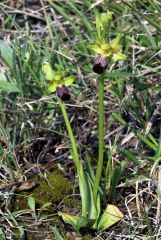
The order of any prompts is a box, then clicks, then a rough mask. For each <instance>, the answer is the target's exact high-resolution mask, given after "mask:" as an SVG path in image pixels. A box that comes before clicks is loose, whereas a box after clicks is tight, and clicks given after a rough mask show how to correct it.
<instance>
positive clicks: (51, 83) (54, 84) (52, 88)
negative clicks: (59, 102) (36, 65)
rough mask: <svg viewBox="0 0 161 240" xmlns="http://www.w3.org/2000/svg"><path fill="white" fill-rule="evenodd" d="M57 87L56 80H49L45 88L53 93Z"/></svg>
mask: <svg viewBox="0 0 161 240" xmlns="http://www.w3.org/2000/svg"><path fill="white" fill-rule="evenodd" d="M57 87H58V84H57V82H55V81H52V82H50V84H48V86H47V89H48V91H49V92H51V93H54V92H56V89H57Z"/></svg>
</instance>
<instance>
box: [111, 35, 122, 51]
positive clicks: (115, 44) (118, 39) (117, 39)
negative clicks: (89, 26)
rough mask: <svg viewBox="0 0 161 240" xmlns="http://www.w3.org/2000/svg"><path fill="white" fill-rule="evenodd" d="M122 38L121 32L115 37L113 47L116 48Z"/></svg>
mask: <svg viewBox="0 0 161 240" xmlns="http://www.w3.org/2000/svg"><path fill="white" fill-rule="evenodd" d="M120 40H121V34H119V35H118V36H117V37H116V38H114V39H113V40H112V42H111V47H112V48H115V47H116V46H117V45H118V44H119V42H120Z"/></svg>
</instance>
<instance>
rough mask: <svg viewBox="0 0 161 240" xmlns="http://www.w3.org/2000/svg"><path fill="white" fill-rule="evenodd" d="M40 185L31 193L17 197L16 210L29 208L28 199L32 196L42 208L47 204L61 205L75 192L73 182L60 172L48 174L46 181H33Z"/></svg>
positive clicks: (68, 202) (24, 193)
mask: <svg viewBox="0 0 161 240" xmlns="http://www.w3.org/2000/svg"><path fill="white" fill-rule="evenodd" d="M33 180H34V181H36V182H37V183H38V186H37V187H36V188H35V189H33V190H32V191H30V192H23V194H21V195H20V194H19V195H17V197H16V203H15V209H16V210H17V209H20V210H21V209H26V208H28V204H27V198H28V196H29V195H32V196H33V197H34V198H35V201H36V203H37V205H38V206H42V205H43V204H44V203H46V202H52V203H53V204H59V203H60V202H61V201H62V200H63V199H64V198H66V197H67V196H69V195H71V194H72V192H73V190H72V189H73V188H72V184H71V182H70V181H69V180H68V179H67V178H65V177H64V176H63V175H62V174H60V173H59V172H56V171H54V172H52V173H49V174H47V178H46V180H45V179H38V178H37V177H36V179H33ZM63 203H64V204H67V205H68V204H70V203H71V199H70V198H67V199H66V200H65V201H64V202H63Z"/></svg>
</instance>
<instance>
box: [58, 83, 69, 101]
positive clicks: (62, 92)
mask: <svg viewBox="0 0 161 240" xmlns="http://www.w3.org/2000/svg"><path fill="white" fill-rule="evenodd" d="M56 93H57V95H58V97H59V98H60V99H61V100H62V101H63V102H65V101H68V100H69V99H70V92H69V89H68V88H67V87H66V86H62V87H59V88H57V90H56Z"/></svg>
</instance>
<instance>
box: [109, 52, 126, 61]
mask: <svg viewBox="0 0 161 240" xmlns="http://www.w3.org/2000/svg"><path fill="white" fill-rule="evenodd" d="M112 59H113V60H125V59H126V55H125V54H122V53H114V54H113V56H112Z"/></svg>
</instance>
